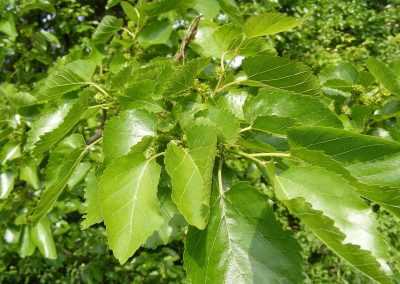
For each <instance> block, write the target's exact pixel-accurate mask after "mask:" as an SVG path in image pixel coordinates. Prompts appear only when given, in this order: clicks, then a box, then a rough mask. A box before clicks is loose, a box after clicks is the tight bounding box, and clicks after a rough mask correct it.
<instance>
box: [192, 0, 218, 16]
mask: <svg viewBox="0 0 400 284" xmlns="http://www.w3.org/2000/svg"><path fill="white" fill-rule="evenodd" d="M193 9H195V10H196V11H197V12H199V14H203V15H204V18H205V19H206V20H212V19H214V18H215V17H216V16H217V15H218V14H219V11H220V6H219V3H218V1H217V0H196V1H195V3H194V5H193Z"/></svg>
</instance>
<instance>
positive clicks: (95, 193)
mask: <svg viewBox="0 0 400 284" xmlns="http://www.w3.org/2000/svg"><path fill="white" fill-rule="evenodd" d="M85 183H86V185H85V205H86V208H85V215H84V216H83V218H84V220H83V221H82V223H81V226H82V229H86V228H89V227H90V226H92V225H94V224H97V223H100V222H101V221H103V214H102V212H101V204H100V195H99V185H98V178H97V176H96V172H95V170H94V169H92V170H91V171H90V172H89V174H88V175H87V176H86V179H85Z"/></svg>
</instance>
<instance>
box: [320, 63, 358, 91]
mask: <svg viewBox="0 0 400 284" xmlns="http://www.w3.org/2000/svg"><path fill="white" fill-rule="evenodd" d="M318 77H319V79H320V81H321V83H323V84H324V83H326V82H329V81H332V80H340V81H344V82H346V83H348V84H349V85H350V86H352V85H356V84H358V83H359V82H360V74H359V73H358V70H357V69H356V68H355V67H354V66H353V65H352V64H351V63H343V62H341V63H337V64H334V65H329V66H327V67H325V68H324V69H322V71H321V72H320V73H319V74H318Z"/></svg>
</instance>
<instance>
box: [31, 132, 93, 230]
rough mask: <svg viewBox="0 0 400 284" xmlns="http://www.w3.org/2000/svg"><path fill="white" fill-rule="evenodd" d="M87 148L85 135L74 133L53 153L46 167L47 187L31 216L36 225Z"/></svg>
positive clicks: (55, 198)
mask: <svg viewBox="0 0 400 284" xmlns="http://www.w3.org/2000/svg"><path fill="white" fill-rule="evenodd" d="M87 149H88V148H87V147H86V144H85V141H84V140H83V137H82V136H81V135H79V134H73V135H71V136H69V137H68V138H66V139H65V140H64V141H62V142H61V143H60V144H59V145H58V146H57V148H56V149H55V150H54V151H53V152H52V153H51V155H50V160H49V164H48V166H47V169H46V173H47V175H46V188H45V189H44V191H43V193H42V195H41V198H40V200H39V202H38V203H37V205H36V207H35V211H34V212H33V214H32V216H31V221H32V223H33V224H34V225H35V224H37V223H38V222H39V221H40V220H41V219H42V218H43V217H44V216H45V215H46V214H47V212H48V211H50V209H51V208H52V207H53V205H54V203H55V202H56V201H57V199H58V197H59V196H60V194H61V193H62V191H63V189H64V187H65V186H66V185H67V182H68V180H69V178H70V177H71V175H72V173H73V172H74V170H75V168H76V167H77V166H78V164H79V163H80V161H81V160H82V158H83V155H84V154H85V152H86V150H87Z"/></svg>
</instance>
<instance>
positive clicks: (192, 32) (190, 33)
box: [174, 14, 203, 61]
mask: <svg viewBox="0 0 400 284" xmlns="http://www.w3.org/2000/svg"><path fill="white" fill-rule="evenodd" d="M202 17H203V15H202V14H200V15H198V16H197V17H196V18H194V20H193V22H192V23H191V24H190V26H189V28H188V30H187V32H186V34H185V37H184V38H183V39H182V43H181V47H180V48H179V51H178V53H177V54H175V56H174V61H179V60H181V58H182V57H183V56H184V55H185V50H186V48H187V47H188V45H189V44H190V42H191V41H192V40H193V39H194V37H195V36H196V33H197V27H198V26H199V22H200V19H201V18H202Z"/></svg>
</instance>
